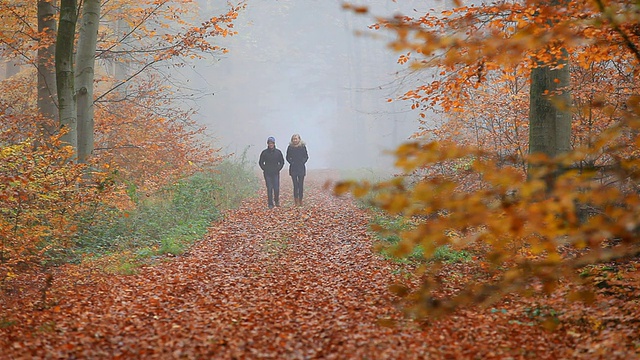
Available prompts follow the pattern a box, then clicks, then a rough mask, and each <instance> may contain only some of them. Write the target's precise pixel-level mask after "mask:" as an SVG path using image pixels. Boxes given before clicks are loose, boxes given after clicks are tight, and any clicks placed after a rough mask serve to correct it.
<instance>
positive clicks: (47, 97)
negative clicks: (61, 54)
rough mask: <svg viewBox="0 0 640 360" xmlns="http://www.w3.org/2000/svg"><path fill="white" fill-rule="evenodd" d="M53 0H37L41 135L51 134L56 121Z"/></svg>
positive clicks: (54, 11)
mask: <svg viewBox="0 0 640 360" xmlns="http://www.w3.org/2000/svg"><path fill="white" fill-rule="evenodd" d="M54 2H55V0H38V33H40V34H43V35H42V37H41V38H40V39H38V41H39V43H40V44H39V45H40V46H39V47H38V55H37V56H38V60H37V61H38V65H37V66H38V69H37V70H38V112H39V113H40V115H41V116H42V119H41V123H40V124H39V126H38V127H39V128H40V132H41V135H42V136H43V137H48V136H51V135H53V134H54V133H55V132H56V130H57V126H56V124H57V123H58V106H57V105H56V85H55V84H56V74H55V72H54V69H55V67H54V55H55V33H56V20H55V13H56V9H55V5H56V4H55V3H54Z"/></svg>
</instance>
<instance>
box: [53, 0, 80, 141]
mask: <svg viewBox="0 0 640 360" xmlns="http://www.w3.org/2000/svg"><path fill="white" fill-rule="evenodd" d="M77 7H78V6H77V2H76V0H61V1H60V21H59V23H58V24H59V25H58V36H57V38H56V56H55V58H56V85H57V90H58V104H59V105H60V109H59V114H60V127H61V129H63V130H65V131H66V133H65V134H64V136H63V137H62V141H63V142H64V143H65V144H66V145H70V146H72V148H73V151H74V153H76V154H77V149H78V139H77V123H76V120H77V114H76V99H75V91H74V89H75V87H74V72H73V45H74V36H75V32H76V21H77V12H76V11H77Z"/></svg>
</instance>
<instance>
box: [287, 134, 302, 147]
mask: <svg viewBox="0 0 640 360" xmlns="http://www.w3.org/2000/svg"><path fill="white" fill-rule="evenodd" d="M296 136H297V137H298V139H300V142H298V145H294V144H293V138H294V137H296ZM289 145H291V146H302V145H304V141H302V138H301V137H300V134H293V135H291V141H290V142H289Z"/></svg>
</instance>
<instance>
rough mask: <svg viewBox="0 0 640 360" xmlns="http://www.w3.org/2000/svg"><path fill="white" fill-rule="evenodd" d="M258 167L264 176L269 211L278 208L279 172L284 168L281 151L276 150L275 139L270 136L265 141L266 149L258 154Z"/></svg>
mask: <svg viewBox="0 0 640 360" xmlns="http://www.w3.org/2000/svg"><path fill="white" fill-rule="evenodd" d="M258 165H260V168H261V169H262V172H263V174H264V182H265V184H266V185H267V205H269V209H272V208H273V206H274V204H275V206H280V170H282V167H283V166H284V157H283V156H282V151H280V150H279V149H277V148H276V139H275V138H274V137H273V136H270V137H269V138H268V139H267V148H266V149H264V150H262V153H260V160H259V161H258Z"/></svg>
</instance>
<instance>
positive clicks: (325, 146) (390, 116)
mask: <svg viewBox="0 0 640 360" xmlns="http://www.w3.org/2000/svg"><path fill="white" fill-rule="evenodd" d="M199 4H200V6H201V9H202V12H203V13H202V14H199V16H201V17H202V18H203V19H204V18H208V17H210V16H213V15H216V14H219V13H223V12H224V9H225V7H224V4H223V3H222V2H220V1H212V0H199ZM353 4H354V5H356V4H357V5H366V6H368V7H369V10H370V11H369V13H368V14H365V15H359V14H355V13H353V12H352V11H347V10H344V9H343V8H342V1H333V0H250V1H247V3H246V8H245V9H244V10H242V11H241V12H240V14H239V17H238V19H237V20H236V21H235V22H234V24H235V26H234V29H235V30H236V31H237V32H238V34H237V35H234V36H232V37H228V38H219V39H216V41H215V42H216V43H217V44H219V45H221V46H224V47H226V48H227V49H228V50H229V52H228V53H227V54H224V55H222V56H221V57H217V58H216V59H214V60H211V59H207V60H198V61H196V62H194V63H193V64H192V66H190V67H188V68H185V69H182V70H181V71H183V74H182V76H184V77H186V78H187V81H188V82H189V84H190V87H192V88H194V89H197V90H198V91H199V92H201V93H202V94H203V95H201V96H200V97H199V99H198V100H197V101H196V102H195V103H196V105H195V106H196V110H198V115H197V116H196V117H195V118H196V120H198V122H200V123H202V124H204V125H206V126H207V127H208V129H209V134H211V136H212V141H214V145H215V146H216V147H220V148H221V149H222V151H223V152H224V153H234V154H236V155H241V154H243V153H244V152H245V151H246V153H245V154H246V156H247V159H248V160H249V161H252V162H256V163H257V159H258V157H259V154H260V152H261V151H262V150H263V149H264V148H266V139H267V137H269V136H274V137H275V138H276V146H277V147H278V148H280V149H281V150H282V151H283V153H284V152H285V150H286V148H287V145H288V143H289V140H290V138H291V135H292V134H294V133H299V134H300V136H301V137H302V139H303V141H305V142H306V144H307V149H308V151H309V161H308V163H307V168H309V169H326V168H332V169H354V168H367V169H375V170H382V171H390V170H392V168H393V167H392V164H393V157H392V156H391V155H390V154H388V152H389V151H390V150H393V149H394V148H395V147H396V146H397V145H399V144H400V143H402V142H404V141H406V140H407V139H408V138H409V136H410V135H411V134H412V133H413V132H415V131H416V130H417V127H418V121H417V117H418V113H417V111H412V110H411V109H410V106H411V104H410V103H409V102H406V101H392V102H388V101H387V100H388V99H390V98H396V97H397V96H398V95H400V94H402V93H403V92H404V91H406V90H408V89H411V88H412V86H413V85H415V84H414V83H412V82H416V81H418V80H419V79H417V78H416V76H417V75H416V74H411V73H410V72H409V71H408V69H407V66H406V65H405V66H403V65H399V64H397V58H398V56H399V54H398V53H394V52H393V51H391V50H390V49H389V48H388V42H389V40H390V39H391V35H392V34H390V33H389V32H387V31H384V30H369V29H368V26H369V25H371V24H373V23H375V16H384V17H390V16H392V15H394V14H397V13H402V14H407V15H411V16H416V15H418V14H424V13H425V12H427V11H428V10H429V8H427V7H426V6H427V5H429V6H430V7H431V8H434V7H437V6H438V4H441V2H439V1H433V2H432V1H402V0H398V1H397V2H394V1H392V0H373V1H360V2H353ZM358 32H361V33H362V32H364V33H366V34H368V35H358V34H357V33H358ZM256 166H257V164H256Z"/></svg>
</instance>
